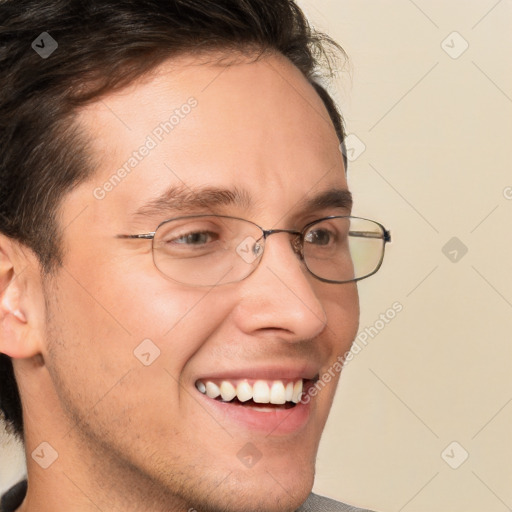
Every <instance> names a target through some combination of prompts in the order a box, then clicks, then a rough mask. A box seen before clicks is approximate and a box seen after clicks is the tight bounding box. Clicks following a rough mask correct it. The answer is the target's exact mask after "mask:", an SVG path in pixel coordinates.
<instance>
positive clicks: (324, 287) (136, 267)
mask: <svg viewBox="0 0 512 512" xmlns="http://www.w3.org/2000/svg"><path fill="white" fill-rule="evenodd" d="M191 97H193V98H195V101H197V103H195V102H194V101H193V102H191V104H192V108H190V109H189V108H186V107H184V108H181V107H182V106H183V105H185V104H187V101H188V100H189V98H191ZM180 108H181V110H180V113H178V114H177V115H178V117H179V121H177V119H176V118H174V119H173V121H172V124H173V129H172V130H170V129H169V126H167V128H168V130H167V131H168V132H167V133H166V132H165V130H164V131H163V132H162V130H160V131H158V130H157V131H156V132H155V129H156V128H157V127H158V126H160V125H161V123H162V122H164V121H166V120H169V119H170V118H171V116H172V114H173V112H174V111H175V110H176V109H180ZM79 121H80V123H81V124H82V125H83V126H84V127H85V128H86V130H87V131H88V133H89V134H90V137H91V139H92V140H93V144H92V146H91V152H92V155H93V157H94V159H95V160H96V162H97V166H98V168H97V172H96V173H95V174H94V176H93V177H92V178H91V179H90V180H89V181H88V182H87V183H83V184H81V185H80V186H79V187H77V188H76V189H75V190H73V191H72V192H71V193H70V194H69V195H68V196H66V198H65V200H64V202H63V204H62V208H61V215H60V218H59V222H60V225H61V226H62V228H63V229H64V228H65V230H64V246H65V256H64V268H62V269H60V270H59V272H58V274H57V276H56V277H55V278H54V279H53V280H52V281H51V283H49V284H48V286H47V308H48V309H47V319H48V329H47V343H46V346H45V351H44V353H43V357H44V359H45V362H46V365H47V367H48V372H49V379H48V389H47V390H46V392H48V393H50V394H54V395H56V396H57V401H58V404H59V407H58V408H57V410H55V411H53V413H52V418H53V420H52V421H54V422H55V423H56V424H58V423H59V424H61V425H62V424H64V425H65V426H64V427H59V428H58V430H59V431H60V432H66V435H65V436H64V437H57V436H56V438H55V439H53V440H52V442H51V444H52V445H54V444H55V445H56V447H60V448H61V451H62V453H66V451H67V452H70V453H71V452H73V451H74V452H75V453H74V457H75V458H76V457H77V456H78V457H79V463H78V465H79V466H80V467H81V471H88V472H89V471H90V472H91V473H92V474H93V475H95V477H96V478H97V479H98V481H101V482H102V488H105V495H108V494H109V492H107V490H108V489H110V487H115V488H117V489H118V490H119V489H125V488H126V491H125V492H126V493H127V495H128V494H129V493H130V492H134V493H136V495H137V496H139V497H140V496H143V495H144V493H147V496H146V497H145V498H144V500H145V502H146V503H150V501H149V500H154V504H155V507H156V504H157V503H161V501H162V500H165V501H166V502H167V503H171V501H170V500H172V499H174V502H175V504H176V507H177V508H176V510H178V509H179V508H178V505H180V506H181V505H183V506H186V505H187V504H191V505H193V506H194V507H195V508H197V509H198V510H217V509H218V510H237V511H240V510H247V511H249V510H254V511H256V510H258V511H261V510H266V511H273V510H275V511H277V510H293V509H294V508H295V507H297V506H298V505H299V504H300V503H302V502H303V501H304V500H305V498H306V497H307V494H308V493H309V491H310V489H311V486H312V482H313V475H314V463H315V456H316V452H317V448H318V444H319V440H320V435H321V432H322V430H323V427H324V424H325V422H326V419H327V415H328V412H329V409H330V407H331V403H332V400H333V396H334V392H335V387H336V384H337V380H338V374H337V373H336V379H333V380H332V381H331V382H330V383H329V384H327V385H326V386H325V388H324V389H323V390H322V391H320V392H319V393H318V395H317V396H316V397H314V398H312V399H311V401H310V403H309V404H308V405H304V404H298V405H297V406H295V407H293V408H286V407H284V406H269V407H266V408H261V406H260V407H253V405H254V404H253V402H252V401H249V402H248V404H249V405H247V404H246V405H241V404H235V403H223V402H221V401H220V400H218V399H213V398H210V397H208V396H207V395H205V394H203V393H201V392H200V391H199V390H198V389H197V387H196V384H197V383H198V381H202V382H203V383H206V382H208V381H211V382H213V383H217V384H218V385H220V384H221V383H222V381H228V382H230V383H232V384H233V385H235V386H236V385H237V384H238V383H240V382H242V381H245V380H247V382H248V383H249V384H251V385H252V384H254V383H255V382H256V381H257V380H263V381H265V382H267V383H268V384H270V385H272V384H273V383H274V382H275V381H282V383H283V385H284V386H286V385H287V384H288V383H289V382H296V381H298V380H301V379H311V378H312V377H314V376H315V375H318V374H320V375H321V374H322V373H324V372H325V371H327V370H328V369H329V368H330V367H331V366H332V364H333V363H334V362H335V360H336V357H337V356H338V355H341V354H343V353H344V352H345V351H346V350H348V349H349V347H350V344H351V342H352V340H353V339H354V336H355V334H356V331H357V324H358V314H359V310H358V298H357V289H356V286H355V284H354V283H350V284H342V285H338V284H329V283H324V282H321V281H319V280H317V279H315V278H314V277H313V276H312V275H310V274H309V273H308V272H307V270H306V269H305V267H304V265H303V263H302V262H301V261H300V259H299V258H298V257H297V255H296V254H295V253H294V251H293V249H292V247H291V244H290V241H291V240H292V238H291V237H290V235H289V234H286V233H279V234H274V235H272V236H271V237H269V238H268V240H267V241H266V246H265V252H264V255H263V259H262V261H261V264H260V265H259V267H258V268H257V269H256V270H255V271H254V273H252V274H251V275H250V276H249V277H248V278H247V279H245V280H243V281H241V282H238V283H232V284H225V285H222V286H218V287H191V286H186V285H183V284H180V283H178V282H175V281H173V280H170V279H168V278H166V277H165V276H164V275H163V274H162V273H161V272H160V271H159V270H158V269H157V268H156V267H155V264H154V262H153V258H152V253H151V246H152V244H151V240H145V239H140V240H133V239H120V238H116V235H118V234H139V233H149V232H153V231H154V230H155V229H156V227H157V226H158V225H159V223H160V222H162V221H164V220H166V219H169V218H172V217H178V216H181V215H187V214H200V213H205V214H208V213H218V214H224V215H232V216H237V217H242V218H245V219H247V220H251V221H253V222H255V223H256V224H258V225H260V226H262V227H263V228H265V229H271V228H282V229H293V230H301V229H302V228H303V227H304V226H305V225H306V224H307V223H308V222H311V221H312V220H314V219H318V218H321V217H325V216H328V215H348V214H349V211H348V210H347V209H344V208H339V207H338V208H336V207H334V206H333V207H328V208H325V209H319V210H315V211H307V212H306V211H304V210H303V208H302V207H303V205H304V204H305V202H306V200H307V199H309V198H311V197H313V196H315V195H317V194H320V193H322V192H324V191H327V190H330V189H332V188H337V189H346V188H347V182H346V178H345V170H344V168H343V162H342V155H341V153H340V151H339V149H338V141H337V139H336V135H335V131H334V129H333V127H332V124H331V122H330V120H329V117H328V114H327V112H326V110H325V108H324V106H323V104H322V102H321V100H320V98H319V97H318V96H317V95H316V93H315V92H314V89H313V88H312V87H311V86H310V85H309V84H308V83H307V81H306V80H305V79H304V78H303V77H302V75H301V74H300V72H299V71H298V70H297V69H295V68H294V67H293V66H292V65H291V64H290V63H289V62H288V61H286V60H285V59H284V58H282V57H277V56H276V57H265V58H263V59H262V60H260V61H258V62H252V63H251V62H249V61H243V62H242V61H239V62H238V63H235V64H233V65H231V66H229V67H220V66H217V65H213V64H204V63H203V64H201V65H200V64H198V62H194V61H193V60H192V59H191V58H180V59H177V60H174V61H173V62H171V63H166V64H165V65H163V66H161V68H159V70H158V73H157V74H155V75H153V76H151V77H149V78H148V79H147V80H145V81H144V82H142V83H139V84H138V85H134V86H131V87H130V88H128V89H126V90H124V91H122V92H120V93H117V94H113V95H110V96H107V97H105V98H104V99H103V100H102V101H99V102H97V103H95V104H94V105H92V106H91V107H89V108H87V109H86V110H85V111H83V112H82V113H81V115H80V120H79ZM148 136H151V138H152V140H153V142H149V141H148ZM159 138H160V139H161V140H159ZM155 142H156V144H154V143H155ZM145 144H147V146H148V147H149V148H150V150H149V151H148V153H147V154H146V156H144V157H141V154H142V153H146V152H145V151H144V150H143V151H139V150H140V148H141V146H143V145H145ZM153 146H154V147H153ZM134 151H136V152H138V154H139V157H138V160H137V164H136V165H133V166H132V168H131V170H130V172H129V173H122V172H121V179H120V180H115V186H112V187H110V186H109V185H106V186H105V183H106V182H108V181H109V180H110V179H111V177H112V175H114V174H116V172H117V171H118V169H120V168H122V167H123V165H124V164H125V163H126V162H127V161H128V160H129V159H130V157H132V156H133V153H134ZM139 160H140V161H139ZM132 164H134V162H133V161H132ZM125 169H126V168H125ZM125 174H126V175H125ZM118 177H119V173H118ZM173 186H178V187H182V188H183V189H184V190H185V191H190V190H196V189H197V188H199V187H207V186H208V187H218V188H225V189H233V188H235V187H236V188H237V189H240V190H244V191H246V192H247V194H248V195H249V196H250V198H251V200H252V203H253V206H252V208H245V207H244V208H241V207H239V206H236V205H224V206H214V207H211V208H197V207H195V208H194V209H185V210H180V211H177V210H176V211H173V210H168V209H166V208H164V205H161V206H160V207H157V208H153V209H152V210H151V211H146V215H136V212H137V211H139V210H140V209H141V208H142V207H143V206H144V205H146V204H147V203H149V202H151V201H152V200H154V199H155V198H157V197H159V196H161V195H162V194H163V193H164V192H165V191H166V190H168V189H169V188H170V187H173ZM98 188H101V190H102V191H103V192H99V191H98ZM197 264H198V265H200V261H198V263H197ZM144 340H146V341H144ZM147 340H150V341H147ZM143 342H144V344H143V345H141V343H143ZM139 346H140V348H137V347H139ZM134 352H135V353H134ZM137 356H138V357H137ZM278 386H279V384H278ZM251 404H252V405H251ZM56 428H57V427H56ZM98 460H100V461H101V464H98ZM60 463H61V464H65V463H66V461H65V458H64V459H63V456H61V458H60ZM135 482H137V483H135ZM100 487H101V486H100ZM113 495H114V494H112V493H111V496H113ZM111 499H112V500H115V498H111ZM154 509H155V510H157V508H154ZM171 509H172V508H171ZM172 510H174V509H172ZM184 510H186V509H184Z"/></svg>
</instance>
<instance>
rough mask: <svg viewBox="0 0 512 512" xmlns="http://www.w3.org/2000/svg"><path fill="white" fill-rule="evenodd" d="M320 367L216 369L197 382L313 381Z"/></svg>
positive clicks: (297, 364)
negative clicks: (243, 380) (249, 380)
mask: <svg viewBox="0 0 512 512" xmlns="http://www.w3.org/2000/svg"><path fill="white" fill-rule="evenodd" d="M319 371H320V370H319V368H318V366H315V365H313V364H311V362H302V363H297V362H295V363H294V364H288V365H283V364H281V365H275V364H273V365H270V364H268V365H259V366H254V365H252V366H248V367H247V368H237V369H233V368H226V369H225V370H220V369H216V370H215V372H213V373H208V374H204V375H201V376H198V377H196V379H195V380H196V381H198V380H201V381H206V380H208V379H215V380H236V379H256V380H258V379H261V380H292V381H296V380H299V379H305V380H311V379H314V378H315V377H316V376H317V375H318V373H319Z"/></svg>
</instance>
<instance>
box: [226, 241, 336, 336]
mask: <svg viewBox="0 0 512 512" xmlns="http://www.w3.org/2000/svg"><path fill="white" fill-rule="evenodd" d="M293 239H294V237H293V235H290V234H289V233H282V232H279V233H276V232H275V233H273V236H272V237H268V239H267V240H266V242H265V250H264V253H263V255H262V260H261V261H260V264H259V265H258V267H257V268H256V270H255V271H254V272H253V273H252V274H251V275H250V276H249V277H247V278H246V279H245V280H244V281H241V282H239V283H238V286H239V288H238V291H239V301H238V305H237V308H236V310H235V312H234V314H235V318H236V321H237V323H238V324H239V327H240V328H241V329H242V330H243V331H245V332H247V333H254V332H255V331H258V330H262V329H266V330H271V329H276V330H280V336H281V337H285V338H286V339H288V340H289V341H294V340H296V341H299V340H307V339H312V338H314V337H316V336H318V335H319V334H320V333H321V332H322V331H323V329H324V328H325V327H326V325H327V315H326V312H325V309H324V307H323V305H322V302H321V300H320V297H319V295H318V290H320V288H321V287H322V286H326V285H325V284H323V283H321V282H320V281H317V280H316V279H315V278H314V277H313V276H312V275H311V274H309V272H308V271H307V269H306V267H305V266H304V263H303V261H302V260H301V258H300V254H298V253H297V251H296V250H294V248H293V247H292V244H291V242H292V241H293ZM327 286H329V285H327Z"/></svg>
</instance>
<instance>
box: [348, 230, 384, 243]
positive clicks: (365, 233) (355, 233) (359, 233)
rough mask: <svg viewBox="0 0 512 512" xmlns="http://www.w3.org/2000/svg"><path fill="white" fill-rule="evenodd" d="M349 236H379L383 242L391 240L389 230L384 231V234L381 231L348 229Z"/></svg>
mask: <svg viewBox="0 0 512 512" xmlns="http://www.w3.org/2000/svg"><path fill="white" fill-rule="evenodd" d="M348 234H349V236H357V237H360V238H380V239H383V240H384V241H385V242H391V233H390V232H389V231H384V234H383V235H382V234H381V233H372V232H371V231H349V232H348Z"/></svg>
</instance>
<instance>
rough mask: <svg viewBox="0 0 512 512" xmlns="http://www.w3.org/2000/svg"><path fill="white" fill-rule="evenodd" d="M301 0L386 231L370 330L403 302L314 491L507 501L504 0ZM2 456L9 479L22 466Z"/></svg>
mask: <svg viewBox="0 0 512 512" xmlns="http://www.w3.org/2000/svg"><path fill="white" fill-rule="evenodd" d="M300 4H301V5H302V6H303V7H304V9H305V10H306V12H307V13H308V15H309V16H310V18H311V20H312V21H313V23H314V24H315V25H316V26H317V27H318V28H321V29H323V30H325V31H327V32H328V33H330V34H331V35H332V36H334V38H335V39H336V40H337V41H339V42H340V43H341V44H342V45H343V46H344V48H345V49H346V51H347V53H348V54H349V56H350V64H349V66H348V67H347V68H346V70H345V72H343V73H341V74H340V77H339V81H338V82H337V84H336V85H335V87H334V88H333V90H332V93H333V94H334V96H335V97H336V99H337V101H338V103H339V105H340V107H341V109H342V110H343V112H344V115H345V118H346V121H347V128H348V132H349V133H350V134H352V137H351V138H350V141H351V148H352V150H353V151H351V152H350V154H351V158H352V159H353V160H354V161H353V162H352V163H351V165H350V171H349V177H350V185H351V187H352V190H353V192H354V194H355V199H356V208H355V214H358V215H361V216H366V217H369V218H374V219H376V220H379V221H380V222H382V223H383V224H384V225H385V226H386V227H387V228H389V229H391V231H392V234H393V244H392V245H391V246H390V247H389V251H388V252H387V254H386V260H385V263H384V266H383V268H382V269H381V271H380V272H379V273H378V274H377V275H376V276H374V277H373V278H371V279H368V280H367V281H363V282H362V283H361V285H360V292H361V306H362V317H361V332H363V331H364V330H365V329H367V328H370V327H375V324H376V321H377V320H379V315H380V314H383V313H385V312H386V311H387V310H388V309H389V308H390V307H391V305H392V304H393V303H395V302H399V303H400V304H402V306H403V311H402V312H401V313H399V314H398V315H396V317H395V318H394V319H393V320H392V321H390V322H389V323H388V324H386V325H385V327H384V328H381V329H377V331H378V334H377V335H375V330H374V331H372V332H373V333H374V337H373V338H369V341H368V344H367V345H366V346H363V349H362V350H361V351H360V352H359V353H358V354H357V355H356V356H355V358H354V360H353V361H352V362H351V363H350V364H349V365H348V366H347V367H346V369H345V370H344V375H343V378H342V381H341V387H340V389H339V391H338V394H337V397H336V402H335V407H334V410H333V412H332V415H331V418H330V419H329V422H328V425H327V429H326V433H325V436H324V438H323V441H322V445H321V449H320V453H319V460H318V472H317V480H316V486H315V490H316V492H318V493H321V494H325V495H328V496H331V497H334V498H337V499H340V500H344V501H347V502H350V503H353V504H356V505H359V506H365V507H368V508H372V509H374V510H377V511H381V512H401V511H404V512H432V511H436V512H459V511H460V512H471V511H475V512H476V511H479V512H480V511H482V510H485V511H486V512H502V511H505V510H508V509H509V508H510V507H512V486H511V481H512V462H511V461H512V442H511V440H510V429H509V428H508V427H509V425H510V424H511V421H512V403H511V402H512V379H510V374H511V366H512V345H511V343H510V342H509V339H510V333H511V332H512V230H511V229H510V228H511V222H510V219H511V218H512V200H507V198H506V196H508V197H510V198H511V199H512V173H511V172H510V168H509V165H510V156H509V155H510V146H511V145H512V138H511V136H512V69H511V67H512V66H511V64H510V48H512V31H511V30H510V27H511V26H512V2H511V1H510V0H501V1H497V0H449V1H446V0H444V1H442V0H415V1H412V0H394V1H391V0H371V1H370V0H302V1H301V2H300ZM453 32H457V33H458V34H453ZM443 41H445V42H444V43H443ZM466 44H467V45H468V48H467V49H466V51H465V52H464V53H462V54H460V53H461V51H462V50H463V49H464V48H465V46H466ZM459 54H460V55H459ZM454 57H457V58H454ZM364 148H365V149H364ZM361 149H364V151H363V152H361ZM507 187H511V188H510V189H508V188H507ZM453 237H457V238H458V240H459V242H457V243H458V244H459V247H456V246H453V247H452V246H449V247H448V248H447V249H445V251H444V252H445V253H446V254H447V256H446V255H445V253H444V252H443V247H444V246H445V244H447V242H448V241H449V240H450V239H452V238H453ZM461 244H464V246H465V247H467V249H468V252H467V254H465V255H463V254H462V251H461V247H462V245H461ZM454 250H455V251H457V252H453V251H454ZM450 253H451V254H450ZM449 258H452V259H454V258H456V261H455V262H452V261H450V259H449ZM378 325H379V326H380V325H381V324H378ZM454 441H455V442H457V443H458V445H451V443H452V442H454ZM450 445H451V446H450ZM447 448H448V449H447ZM9 453H11V454H9ZM443 453H444V458H443V456H442V454H443ZM466 453H467V454H468V458H467V460H465V461H464V462H463V463H462V464H461V462H462V461H463V459H464V456H465V455H466ZM1 457H2V460H1V464H0V490H1V489H4V488H5V487H7V486H9V485H10V484H11V483H12V482H14V481H16V480H17V479H18V478H19V476H20V475H21V474H22V472H23V465H22V457H21V456H20V454H19V452H17V451H14V452H12V450H11V452H9V451H7V450H6V449H4V450H3V451H2V455H1ZM449 464H451V466H454V467H456V466H458V465H459V464H460V466H458V468H457V469H453V468H452V467H451V466H450V465H449Z"/></svg>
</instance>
